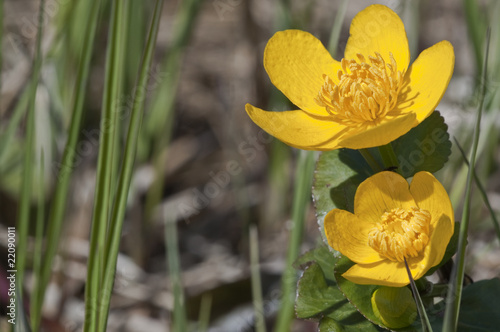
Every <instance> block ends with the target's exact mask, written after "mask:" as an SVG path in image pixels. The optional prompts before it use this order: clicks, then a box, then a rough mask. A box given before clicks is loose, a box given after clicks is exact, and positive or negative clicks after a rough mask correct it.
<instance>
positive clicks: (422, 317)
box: [405, 258, 432, 332]
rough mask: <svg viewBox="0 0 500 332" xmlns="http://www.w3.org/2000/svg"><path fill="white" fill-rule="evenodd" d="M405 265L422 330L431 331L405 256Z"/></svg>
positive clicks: (424, 331) (423, 331)
mask: <svg viewBox="0 0 500 332" xmlns="http://www.w3.org/2000/svg"><path fill="white" fill-rule="evenodd" d="M405 267H406V272H407V273H408V278H409V279H410V287H411V292H412V294H413V298H414V299H415V304H416V305H417V310H418V315H419V316H420V321H421V324H422V332H432V326H431V323H430V321H429V317H427V313H426V312H425V306H424V303H423V302H422V299H421V298H420V293H419V292H418V289H417V286H416V285H415V280H414V279H413V276H412V275H411V271H410V268H409V267H408V262H406V258H405Z"/></svg>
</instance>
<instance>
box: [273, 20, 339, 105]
mask: <svg viewBox="0 0 500 332" xmlns="http://www.w3.org/2000/svg"><path fill="white" fill-rule="evenodd" d="M264 67H265V68H266V71H267V74H268V75H269V78H270V79H271V82H272V83H273V84H274V86H276V87H277V88H278V89H279V90H280V91H281V92H283V93H284V94H285V96H287V97H288V99H290V101H291V102H292V103H294V104H295V105H296V106H298V107H299V108H300V109H302V110H304V111H306V112H309V113H313V114H316V115H328V113H327V112H326V110H325V108H324V107H321V106H319V105H318V104H316V102H315V100H314V99H315V98H316V97H317V96H318V92H319V91H320V90H321V87H322V85H323V83H324V82H325V80H324V78H323V74H326V75H328V76H329V77H330V78H332V80H333V81H334V83H338V77H337V72H338V70H339V69H341V68H342V67H341V65H340V63H339V62H338V61H336V60H334V59H333V58H332V57H331V55H330V53H329V52H328V51H327V50H326V49H325V47H324V46H323V44H321V42H320V41H319V40H318V39H317V38H316V37H314V36H313V35H311V34H310V33H308V32H305V31H300V30H285V31H279V32H276V33H275V34H274V36H273V37H272V38H271V39H270V40H269V42H268V43H267V46H266V49H265V51H264Z"/></svg>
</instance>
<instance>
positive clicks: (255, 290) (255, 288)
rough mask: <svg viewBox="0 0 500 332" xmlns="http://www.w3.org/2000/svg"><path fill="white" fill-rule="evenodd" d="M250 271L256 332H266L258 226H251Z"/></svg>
mask: <svg viewBox="0 0 500 332" xmlns="http://www.w3.org/2000/svg"><path fill="white" fill-rule="evenodd" d="M249 235H250V241H249V242H250V271H251V275H252V297H253V309H254V314H255V331H256V332H266V324H265V316H264V304H263V303H264V301H263V299H262V281H261V279H260V268H259V235H258V233H257V226H255V225H254V224H252V225H250V233H249Z"/></svg>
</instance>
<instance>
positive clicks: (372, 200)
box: [354, 171, 416, 223]
mask: <svg viewBox="0 0 500 332" xmlns="http://www.w3.org/2000/svg"><path fill="white" fill-rule="evenodd" d="M412 206H416V203H415V201H414V200H413V197H412V196H411V194H410V189H409V186H408V182H406V180H405V178H403V177H402V176H401V175H399V174H397V173H394V172H387V171H386V172H380V173H377V174H375V175H373V176H371V177H369V178H368V179H366V180H365V181H363V182H362V183H361V184H360V185H359V187H358V189H357V190H356V195H355V196H354V213H355V214H356V216H358V217H359V219H362V220H366V221H367V222H368V221H369V222H372V223H377V222H380V220H381V219H380V218H381V217H382V215H383V214H384V212H389V211H391V210H392V209H395V208H404V209H409V208H410V207H412Z"/></svg>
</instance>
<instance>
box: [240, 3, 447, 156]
mask: <svg viewBox="0 0 500 332" xmlns="http://www.w3.org/2000/svg"><path fill="white" fill-rule="evenodd" d="M350 33H351V35H350V37H349V39H348V41H347V45H346V49H345V54H344V58H343V59H342V60H341V61H340V62H339V61H336V60H334V59H333V58H332V57H331V56H330V54H329V53H328V51H327V50H326V49H325V47H324V46H323V45H322V44H321V42H320V41H319V40H318V39H317V38H316V37H314V36H313V35H311V34H309V33H307V32H304V31H300V30H286V31H280V32H277V33H276V34H275V35H274V36H273V37H272V38H271V39H270V40H269V42H268V43H267V46H266V49H265V51H264V67H265V69H266V71H267V73H268V75H269V77H270V79H271V81H272V83H273V84H274V85H275V86H276V87H277V88H278V89H279V90H281V92H283V93H284V94H285V95H286V96H287V97H288V99H290V101H291V102H292V103H293V104H295V105H296V106H297V107H298V108H299V110H292V111H285V112H266V111H264V110H262V109H259V108H257V107H254V106H252V105H250V104H247V105H246V106H245V109H246V111H247V113H248V115H249V116H250V118H252V120H253V121H254V122H255V123H256V124H257V125H258V126H260V127H261V128H262V129H264V130H265V131H267V132H268V133H269V134H271V135H273V136H275V137H277V138H278V139H280V140H281V141H283V142H285V143H287V144H288V145H291V146H293V147H297V148H300V149H305V150H322V151H325V150H334V149H338V148H342V147H345V148H351V149H361V148H368V147H374V146H380V145H385V144H387V143H389V142H391V141H393V140H395V139H396V138H398V137H400V136H401V135H404V134H405V133H407V132H408V131H409V130H410V129H411V128H413V127H415V126H417V125H418V124H419V123H421V122H422V121H423V120H424V119H425V118H427V117H428V116H429V115H430V114H431V113H432V112H433V111H434V109H435V107H436V106H437V105H438V103H439V101H440V100H441V98H442V96H443V94H444V92H445V90H446V87H447V86H448V83H449V81H450V78H451V76H452V73H453V66H454V63H455V55H454V52H453V47H452V45H451V44H450V43H449V42H448V41H441V42H439V43H437V44H435V45H434V46H432V47H430V48H428V49H426V50H424V51H423V52H422V53H421V54H420V56H419V57H418V58H417V59H416V61H415V62H413V64H412V65H411V66H410V67H408V66H409V63H410V51H409V48H408V39H407V37H406V32H405V29H404V25H403V22H402V21H401V19H400V18H399V17H398V16H397V15H396V13H394V12H393V11H392V10H391V9H389V8H387V7H385V6H383V5H372V6H369V7H367V8H365V9H364V10H363V11H361V12H359V13H358V14H357V15H356V17H354V19H353V21H352V23H351V28H350Z"/></svg>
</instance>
